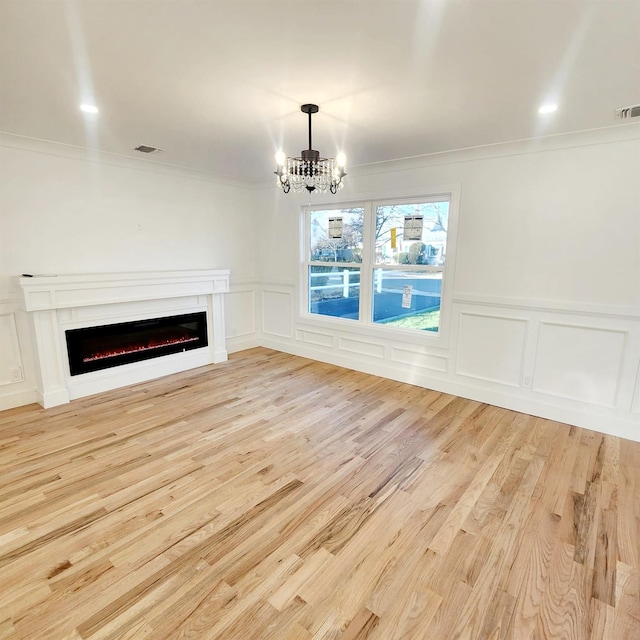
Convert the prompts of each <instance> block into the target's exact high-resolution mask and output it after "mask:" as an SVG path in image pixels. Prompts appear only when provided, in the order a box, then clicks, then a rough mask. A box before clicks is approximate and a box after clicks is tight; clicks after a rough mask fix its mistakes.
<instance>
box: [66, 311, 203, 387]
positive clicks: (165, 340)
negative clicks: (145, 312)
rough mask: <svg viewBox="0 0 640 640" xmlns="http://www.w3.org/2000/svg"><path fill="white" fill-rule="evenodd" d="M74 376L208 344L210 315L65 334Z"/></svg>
mask: <svg viewBox="0 0 640 640" xmlns="http://www.w3.org/2000/svg"><path fill="white" fill-rule="evenodd" d="M65 335H66V339H67V353H68V355H69V369H70V371H71V375H72V376H76V375H79V374H81V373H88V372H90V371H99V370H101V369H108V368H110V367H117V366H120V365H123V364H129V363H131V362H139V361H141V360H148V359H150V358H157V357H160V356H166V355H168V354H171V353H180V352H182V351H190V350H191V349H200V348H201V347H206V346H207V345H208V341H207V314H206V313H205V312H204V311H202V312H198V313H188V314H184V315H179V316H168V317H165V318H152V319H148V320H136V321H134V322H121V323H118V324H108V325H103V326H100V327H88V328H83V329H69V330H67V331H65Z"/></svg>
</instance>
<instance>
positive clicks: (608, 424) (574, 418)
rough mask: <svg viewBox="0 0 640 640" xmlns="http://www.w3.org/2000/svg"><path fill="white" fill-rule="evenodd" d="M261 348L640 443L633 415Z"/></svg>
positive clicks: (276, 344) (298, 350)
mask: <svg viewBox="0 0 640 640" xmlns="http://www.w3.org/2000/svg"><path fill="white" fill-rule="evenodd" d="M261 346H263V347H266V348H269V349H275V350H277V351H283V352H285V353H290V354H292V355H297V356H300V357H303V358H310V359H312V360H318V361H320V362H326V363H328V364H334V365H336V366H339V367H345V368H347V369H351V370H354V371H360V372H362V373H368V374H370V375H375V376H378V377H381V378H387V379H390V380H396V381H397V382H404V383H407V384H413V385H415V386H419V387H424V388H425V389H433V390H435V391H440V392H442V393H448V394H451V395H455V396H460V397H461V398H467V399H469V400H475V401H477V402H483V403H486V404H491V405H494V406H496V407H501V408H503V409H510V410H511V411H518V412H519V413H525V414H529V415H532V416H536V417H539V418H545V419H547V420H554V421H556V422H563V423H565V424H569V425H572V426H576V427H581V428H583V429H590V430H592V431H597V432H598V433H603V434H605V435H611V436H615V437H618V438H624V439H626V440H633V441H635V442H640V416H635V415H632V414H629V415H628V416H621V415H619V414H614V413H613V412H609V411H610V410H607V409H605V408H601V407H596V406H591V405H586V404H585V405H582V406H580V407H579V408H575V407H568V406H561V405H560V404H559V403H555V402H554V401H553V400H546V399H542V398H540V397H536V398H533V397H526V398H524V397H521V396H517V395H515V394H514V393H513V392H511V393H510V392H508V391H494V390H490V389H485V388H478V387H476V386H473V385H470V384H467V383H464V382H461V381H460V380H452V379H451V378H450V377H447V374H446V373H442V374H438V372H435V371H434V372H429V373H426V372H425V371H416V370H415V368H401V367H399V366H397V365H394V364H393V363H389V362H388V361H385V362H384V363H377V362H371V361H366V360H360V359H356V358H353V357H350V356H349V357H345V356H341V355H339V354H335V353H332V352H330V351H328V350H324V351H323V350H321V349H317V348H315V347H311V346H309V345H305V344H300V343H293V344H292V343H289V342H285V341H279V340H277V339H272V338H264V339H263V340H262V342H261ZM516 392H517V390H516ZM527 392H528V390H527Z"/></svg>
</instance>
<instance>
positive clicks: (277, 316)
mask: <svg viewBox="0 0 640 640" xmlns="http://www.w3.org/2000/svg"><path fill="white" fill-rule="evenodd" d="M291 298H292V295H291V291H288V290H282V289H276V288H275V287H266V288H265V287H263V288H262V305H261V307H262V333H263V334H266V335H272V336H276V337H279V338H291V336H292V335H293V334H292V324H293V321H292V301H291Z"/></svg>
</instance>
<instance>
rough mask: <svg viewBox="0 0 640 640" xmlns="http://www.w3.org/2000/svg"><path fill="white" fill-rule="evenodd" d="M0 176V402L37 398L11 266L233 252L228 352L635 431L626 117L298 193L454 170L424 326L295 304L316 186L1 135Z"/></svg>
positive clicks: (636, 270) (354, 195) (639, 285)
mask: <svg viewBox="0 0 640 640" xmlns="http://www.w3.org/2000/svg"><path fill="white" fill-rule="evenodd" d="M0 176H1V180H2V182H1V183H0V187H1V191H0V356H1V357H0V408H3V407H6V406H15V405H17V404H23V403H26V402H29V401H32V398H33V384H32V382H31V380H30V378H29V360H30V345H29V344H28V342H27V341H26V340H25V339H24V333H25V332H24V330H23V328H22V327H21V318H20V315H19V314H16V313H15V308H16V305H15V296H14V294H12V293H11V291H10V287H9V284H8V283H9V282H10V281H9V276H13V275H15V274H17V273H20V272H25V271H34V272H38V273H42V272H44V273H51V272H54V273H62V272H65V273H79V272H95V271H98V272H100V271H126V270H137V269H142V270H160V269H180V268H185V269H197V268H229V269H231V292H230V293H229V294H226V296H225V305H226V325H227V326H226V329H227V348H228V350H229V351H234V350H238V349H241V348H244V347H248V346H253V345H255V344H263V345H265V346H268V347H272V348H275V349H280V350H282V351H287V352H290V353H297V354H300V355H303V356H307V357H311V358H316V359H318V360H322V361H327V362H334V363H336V364H341V365H344V366H347V367H351V368H354V369H358V370H362V371H367V372H370V373H373V374H377V375H382V376H387V377H389V378H393V379H397V380H403V381H406V382H410V383H413V384H417V385H421V386H424V387H429V388H434V389H438V390H441V391H445V392H450V393H454V394H458V395H461V396H465V397H469V398H474V399H477V400H481V401H485V402H489V403H492V404H496V405H499V406H505V407H509V408H512V409H515V410H519V411H523V412H526V413H531V414H534V415H539V416H544V417H547V418H551V419H555V420H560V421H563V422H568V423H570V424H576V425H579V426H584V427H587V428H592V429H595V430H598V431H601V432H605V433H611V434H615V435H619V436H622V437H625V438H630V439H634V440H640V126H639V125H623V126H620V127H616V128H611V129H607V130H600V131H595V132H585V133H582V134H575V135H571V136H562V137H556V138H549V139H545V140H543V141H539V142H530V143H513V144H507V145H497V146H494V147H486V148H479V149H473V150H466V151H460V152H452V153H447V154H439V155H435V156H426V157H424V158H419V159H411V160H405V161H396V162H391V163H385V164H380V165H371V166H367V167H354V168H351V169H350V170H349V176H348V178H347V187H345V189H344V190H342V191H341V192H340V193H339V194H338V195H337V196H322V195H318V196H312V197H311V202H312V204H322V203H325V202H331V203H336V202H349V201H354V200H358V199H360V198H370V197H381V198H388V197H402V196H411V195H420V194H424V193H428V192H429V190H430V189H431V188H433V187H435V186H440V185H455V188H456V190H457V194H458V196H459V211H458V234H457V235H458V242H457V247H456V249H457V251H456V260H455V264H449V265H448V268H451V267H455V270H454V271H450V272H449V274H450V275H451V274H453V275H454V279H453V288H452V292H451V316H450V322H449V323H448V325H449V326H448V327H447V329H448V332H447V337H446V339H442V340H440V341H439V342H436V343H434V342H433V341H432V340H430V339H429V336H424V335H423V334H409V335H407V334H406V333H404V334H395V333H392V332H390V331H384V330H383V329H382V328H380V327H373V328H370V327H366V326H364V325H362V324H359V323H346V322H345V323H343V324H342V325H341V326H339V327H338V326H336V324H335V323H331V322H327V321H324V322H323V321H322V319H318V318H309V317H308V316H305V315H304V314H301V313H300V308H299V297H300V296H299V294H300V291H299V282H298V280H299V275H300V274H299V269H300V252H299V246H300V243H299V235H298V222H299V218H300V215H299V214H300V208H301V206H302V205H305V204H307V203H308V202H309V198H308V197H307V196H306V195H304V196H297V195H294V194H289V195H285V194H283V193H282V192H280V191H279V190H278V189H277V188H276V187H275V186H274V185H273V183H272V182H271V181H270V182H269V184H268V185H267V184H265V185H264V186H263V187H261V188H255V189H246V188H244V187H243V186H242V185H237V184H231V183H225V182H220V181H216V180H214V179H213V178H211V177H208V176H206V175H201V174H197V173H193V172H188V171H182V170H178V169H171V168H168V167H162V166H159V165H153V164H150V163H146V162H135V161H131V160H124V159H117V158H113V157H104V156H100V157H93V156H92V155H91V154H88V153H86V152H80V151H77V150H73V149H68V148H63V147H60V146H59V145H41V144H36V143H29V142H25V141H22V140H19V141H16V140H14V139H7V138H0ZM78 243H79V244H78ZM448 255H451V253H450V252H449V254H448ZM256 256H257V259H256ZM22 370H24V372H25V379H24V381H22V382H20V381H18V382H13V381H11V377H12V375H13V373H15V371H22Z"/></svg>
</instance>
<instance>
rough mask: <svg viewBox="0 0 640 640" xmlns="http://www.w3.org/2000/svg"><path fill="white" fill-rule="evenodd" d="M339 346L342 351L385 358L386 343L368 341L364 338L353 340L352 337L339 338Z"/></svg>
mask: <svg viewBox="0 0 640 640" xmlns="http://www.w3.org/2000/svg"><path fill="white" fill-rule="evenodd" d="M338 347H339V348H340V349H341V350H342V351H348V352H349V353H357V354H358V355H361V356H369V357H371V358H384V345H383V344H376V343H374V342H368V341H364V340H353V339H352V338H344V337H340V338H338Z"/></svg>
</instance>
